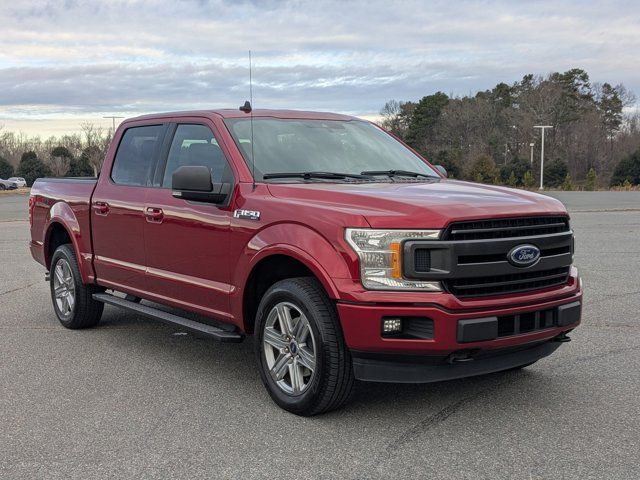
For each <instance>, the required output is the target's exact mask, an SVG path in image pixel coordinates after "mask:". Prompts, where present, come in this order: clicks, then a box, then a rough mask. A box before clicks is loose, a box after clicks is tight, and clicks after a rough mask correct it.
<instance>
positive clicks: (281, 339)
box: [255, 277, 354, 416]
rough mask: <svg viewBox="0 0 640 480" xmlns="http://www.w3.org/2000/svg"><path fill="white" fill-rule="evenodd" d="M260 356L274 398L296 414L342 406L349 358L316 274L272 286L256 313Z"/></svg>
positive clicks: (348, 381)
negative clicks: (315, 276)
mask: <svg viewBox="0 0 640 480" xmlns="http://www.w3.org/2000/svg"><path fill="white" fill-rule="evenodd" d="M256 334H257V341H256V344H255V348H256V357H257V361H258V364H259V366H260V375H261V377H262V381H263V383H264V384H265V386H266V387H267V390H268V391H269V394H270V395H271V398H273V400H274V401H275V402H276V403H277V404H278V405H279V406H280V407H282V408H284V409H285V410H288V411H290V412H292V413H295V414H297V415H304V416H310V415H316V414H318V413H323V412H326V411H329V410H332V409H335V408H338V407H340V406H341V405H343V404H344V403H345V402H346V401H347V400H348V399H349V397H350V395H351V392H352V390H353V383H354V378H353V370H352V365H351V356H350V354H349V350H348V349H347V347H346V345H345V343H344V339H343V337H342V330H341V329H340V322H339V320H338V315H337V313H336V310H335V306H334V305H333V303H332V302H331V300H330V299H329V297H328V296H327V294H326V293H325V292H324V289H323V288H322V286H321V285H320V284H319V283H318V281H317V280H315V279H314V278H309V277H301V278H292V279H287V280H282V281H280V282H277V283H276V284H274V285H273V286H272V287H271V288H270V289H269V290H268V291H267V292H266V293H265V295H264V296H263V298H262V300H261V302H260V306H259V307H258V312H257V317H256Z"/></svg>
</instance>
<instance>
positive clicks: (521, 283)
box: [444, 267, 570, 297]
mask: <svg viewBox="0 0 640 480" xmlns="http://www.w3.org/2000/svg"><path fill="white" fill-rule="evenodd" d="M569 268H570V267H559V268H553V269H550V270H538V271H535V272H523V273H512V274H507V275H494V276H486V277H475V278H458V279H455V278H454V279H451V280H447V281H445V282H444V284H445V287H446V288H447V290H448V291H449V292H451V293H453V294H454V295H456V296H457V297H481V296H486V295H501V294H507V293H515V292H526V291H529V290H538V289H542V288H548V287H554V286H557V285H563V284H565V283H567V280H568V277H569Z"/></svg>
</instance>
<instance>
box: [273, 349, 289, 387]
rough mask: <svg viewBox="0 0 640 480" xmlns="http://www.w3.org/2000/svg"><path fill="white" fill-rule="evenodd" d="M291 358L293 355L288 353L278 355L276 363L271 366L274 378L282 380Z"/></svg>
mask: <svg viewBox="0 0 640 480" xmlns="http://www.w3.org/2000/svg"><path fill="white" fill-rule="evenodd" d="M290 358H291V355H289V354H288V353H286V354H285V353H281V354H280V356H278V358H277V360H276V362H275V364H274V365H273V367H271V376H272V377H273V378H274V380H276V381H280V380H282V379H283V378H284V376H285V375H286V374H287V367H288V366H289V359H290Z"/></svg>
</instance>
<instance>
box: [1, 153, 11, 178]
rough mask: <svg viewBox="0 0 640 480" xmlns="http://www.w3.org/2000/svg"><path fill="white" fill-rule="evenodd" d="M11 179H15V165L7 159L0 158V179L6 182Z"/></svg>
mask: <svg viewBox="0 0 640 480" xmlns="http://www.w3.org/2000/svg"><path fill="white" fill-rule="evenodd" d="M9 177H13V165H11V164H10V163H9V161H8V160H7V159H6V158H4V157H0V178H3V179H5V180H6V179H7V178H9Z"/></svg>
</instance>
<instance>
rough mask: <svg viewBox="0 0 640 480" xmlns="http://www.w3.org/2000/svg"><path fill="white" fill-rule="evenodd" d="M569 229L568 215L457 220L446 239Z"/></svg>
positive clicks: (504, 236)
mask: <svg viewBox="0 0 640 480" xmlns="http://www.w3.org/2000/svg"><path fill="white" fill-rule="evenodd" d="M567 231H569V219H568V218H567V217H560V216H557V217H523V218H500V219H493V220H474V221H469V222H455V223H452V224H451V225H449V227H448V228H447V230H446V231H445V233H444V236H443V239H444V240H454V241H455V240H486V239H491V238H517V237H531V236H536V235H549V234H553V233H561V232H567Z"/></svg>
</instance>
